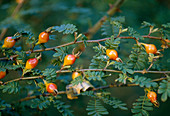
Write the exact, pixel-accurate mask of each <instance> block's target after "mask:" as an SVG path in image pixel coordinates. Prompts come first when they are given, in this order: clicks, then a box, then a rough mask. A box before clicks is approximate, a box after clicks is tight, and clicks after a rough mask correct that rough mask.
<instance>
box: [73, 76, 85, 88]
mask: <svg viewBox="0 0 170 116" xmlns="http://www.w3.org/2000/svg"><path fill="white" fill-rule="evenodd" d="M83 80H84V79H83V77H82V76H78V77H76V78H75V79H74V80H72V81H71V84H73V86H74V85H78V84H79V83H82V82H83Z"/></svg>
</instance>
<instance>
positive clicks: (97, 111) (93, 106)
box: [86, 99, 109, 116]
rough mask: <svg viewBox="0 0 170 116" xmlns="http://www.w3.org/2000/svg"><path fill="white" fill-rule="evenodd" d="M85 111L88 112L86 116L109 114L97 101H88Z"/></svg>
mask: <svg viewBox="0 0 170 116" xmlns="http://www.w3.org/2000/svg"><path fill="white" fill-rule="evenodd" d="M86 110H87V111H88V115H91V116H101V115H107V114H109V112H108V111H107V109H106V108H105V107H104V106H102V104H101V102H100V101H99V100H97V99H95V100H90V101H89V102H88V106H87V108H86Z"/></svg>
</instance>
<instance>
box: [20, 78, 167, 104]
mask: <svg viewBox="0 0 170 116" xmlns="http://www.w3.org/2000/svg"><path fill="white" fill-rule="evenodd" d="M165 79H167V78H159V79H154V80H152V81H151V82H157V81H161V80H165ZM133 86H138V84H122V83H121V84H110V85H107V86H101V87H97V88H94V89H92V90H87V91H97V90H101V89H108V88H113V87H133ZM61 94H66V91H59V92H58V95H61ZM50 95H51V94H49V93H47V94H40V95H35V96H28V97H25V98H23V99H20V100H19V102H23V101H28V100H31V99H35V98H39V97H40V96H50Z"/></svg>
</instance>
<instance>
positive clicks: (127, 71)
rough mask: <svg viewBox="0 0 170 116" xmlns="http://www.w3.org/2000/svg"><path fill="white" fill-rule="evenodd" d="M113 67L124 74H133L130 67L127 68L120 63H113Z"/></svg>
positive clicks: (124, 64)
mask: <svg viewBox="0 0 170 116" xmlns="http://www.w3.org/2000/svg"><path fill="white" fill-rule="evenodd" d="M113 65H114V67H115V68H117V69H119V70H121V71H122V72H123V73H124V74H126V73H129V74H133V73H134V71H133V70H132V69H130V67H128V65H127V64H126V63H121V62H115V63H114V64H113Z"/></svg>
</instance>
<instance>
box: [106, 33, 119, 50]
mask: <svg viewBox="0 0 170 116" xmlns="http://www.w3.org/2000/svg"><path fill="white" fill-rule="evenodd" d="M119 44H120V38H117V39H114V37H113V36H112V37H111V39H107V40H106V42H105V45H106V48H108V49H117V48H118V46H119Z"/></svg>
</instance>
